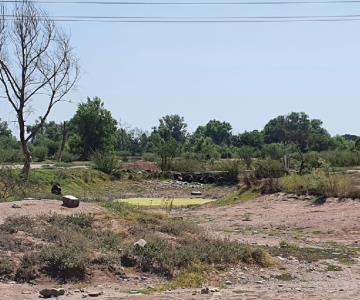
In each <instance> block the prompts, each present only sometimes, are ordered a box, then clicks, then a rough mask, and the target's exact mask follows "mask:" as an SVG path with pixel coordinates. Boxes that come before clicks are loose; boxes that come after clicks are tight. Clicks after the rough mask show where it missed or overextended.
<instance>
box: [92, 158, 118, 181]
mask: <svg viewBox="0 0 360 300" xmlns="http://www.w3.org/2000/svg"><path fill="white" fill-rule="evenodd" d="M91 160H92V161H93V163H94V164H95V168H96V169H97V170H99V171H101V172H104V173H106V174H109V175H114V174H115V173H116V174H118V173H117V172H116V171H117V170H119V168H120V162H119V160H118V158H117V157H116V156H115V155H114V154H113V153H101V152H94V154H93V155H92V157H91Z"/></svg>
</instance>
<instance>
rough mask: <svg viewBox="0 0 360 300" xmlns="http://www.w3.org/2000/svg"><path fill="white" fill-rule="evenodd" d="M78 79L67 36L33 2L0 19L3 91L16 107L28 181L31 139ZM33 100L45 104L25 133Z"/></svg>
mask: <svg viewBox="0 0 360 300" xmlns="http://www.w3.org/2000/svg"><path fill="white" fill-rule="evenodd" d="M78 76H79V64H78V60H77V59H76V58H75V57H74V56H73V50H72V48H71V46H70V40H69V37H68V36H67V35H66V34H64V33H63V32H62V31H60V30H59V29H58V28H56V26H55V24H54V22H53V21H52V20H51V18H50V17H48V15H47V14H46V13H45V12H44V11H43V10H41V9H40V8H39V7H37V6H36V5H35V4H34V2H33V1H28V0H24V1H19V2H17V3H16V4H15V6H14V11H13V14H12V15H6V14H5V12H4V9H3V10H2V14H1V18H0V93H3V95H0V96H3V97H2V98H5V99H6V100H7V101H8V102H9V103H10V105H11V107H12V108H13V109H14V111H15V113H16V116H17V122H18V126H19V139H20V142H21V149H22V152H23V154H24V167H23V170H22V174H23V177H24V179H27V178H28V174H29V170H30V165H31V160H32V158H31V153H30V150H29V141H30V140H31V139H33V138H34V136H35V135H36V134H37V133H38V132H39V130H40V129H41V128H42V127H43V125H44V123H45V121H46V119H47V117H48V116H49V114H50V112H51V110H52V109H53V108H54V106H55V105H56V104H57V103H59V102H60V101H64V100H65V96H66V95H67V94H68V93H69V91H70V90H71V89H72V88H73V87H74V84H75V83H76V81H77V79H78ZM33 101H38V102H39V101H43V102H44V103H42V104H41V107H43V108H44V111H43V112H42V115H41V116H40V122H39V123H38V124H36V126H34V128H33V130H32V131H31V132H30V133H29V134H26V121H27V118H28V116H29V113H30V111H31V105H32V102H33Z"/></svg>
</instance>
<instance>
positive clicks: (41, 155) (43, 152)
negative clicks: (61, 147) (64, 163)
mask: <svg viewBox="0 0 360 300" xmlns="http://www.w3.org/2000/svg"><path fill="white" fill-rule="evenodd" d="M32 155H33V159H35V160H36V161H44V160H45V159H46V158H47V156H48V149H47V148H46V147H45V146H37V147H33V149H32Z"/></svg>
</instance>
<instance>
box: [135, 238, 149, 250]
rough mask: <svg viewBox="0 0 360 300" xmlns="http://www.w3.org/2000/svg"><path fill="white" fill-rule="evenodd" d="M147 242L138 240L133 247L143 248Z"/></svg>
mask: <svg viewBox="0 0 360 300" xmlns="http://www.w3.org/2000/svg"><path fill="white" fill-rule="evenodd" d="M146 244H147V242H146V241H145V240H143V239H140V240H138V241H137V242H136V243H134V246H135V247H140V248H144V247H145V246H146Z"/></svg>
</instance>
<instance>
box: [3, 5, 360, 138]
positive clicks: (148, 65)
mask: <svg viewBox="0 0 360 300" xmlns="http://www.w3.org/2000/svg"><path fill="white" fill-rule="evenodd" d="M44 7H46V9H47V10H48V11H49V13H50V14H51V15H108V16H263V15H267V16H271V15H339V14H360V4H351V5H350V4H347V5H345V4H342V5H302V6H296V5H292V6H268V7H263V6H226V7H219V6H210V7H207V6H198V7H196V6H190V7H189V6H184V7H180V6H151V7H149V6H130V7H127V6H85V5H47V6H44ZM59 25H60V26H62V27H63V28H64V29H65V30H66V31H67V32H71V36H72V44H73V46H74V48H75V51H76V53H77V55H78V56H79V58H80V61H81V66H82V75H81V80H80V81H79V84H78V88H77V91H75V92H74V93H72V94H71V96H70V98H71V100H72V101H73V104H61V105H59V106H58V107H57V108H56V109H55V110H54V111H53V112H52V114H51V116H50V119H53V120H56V121H62V120H66V119H68V118H70V117H71V116H72V115H73V113H74V111H75V109H76V105H77V103H79V102H80V101H84V100H85V99H86V97H87V96H90V97H93V96H99V97H101V98H102V99H103V101H104V102H105V105H106V107H107V108H108V109H110V110H111V111H112V113H113V116H114V117H115V118H116V119H117V120H120V119H121V120H122V121H123V122H125V123H127V124H130V125H132V126H136V127H140V128H143V129H147V130H149V129H150V128H151V127H152V126H154V125H156V124H157V123H158V119H159V118H160V117H161V116H163V115H165V114H174V113H177V114H180V115H182V116H184V117H185V120H186V122H187V123H188V125H189V129H190V130H194V129H195V128H196V127H197V126H198V125H201V124H205V123H206V122H207V121H208V120H209V119H214V118H215V119H219V120H226V121H229V122H231V124H232V125H233V127H234V131H235V132H242V131H244V130H252V129H261V128H262V127H263V126H264V124H265V123H266V122H267V121H268V120H269V119H270V118H273V117H275V116H277V115H280V114H286V113H288V112H291V111H305V112H307V113H308V114H309V115H310V116H311V117H313V118H320V119H322V120H323V121H324V125H325V127H326V128H327V129H328V130H329V131H330V133H331V134H343V133H354V134H359V135H360V124H359V113H360V21H358V22H344V23H342V22H334V23H279V24H268V23H265V24H147V23H145V24H114V23H110V24H109V23H107V24H105V23H59ZM1 106H2V107H4V106H3V104H1ZM38 108H39V107H38V105H36V104H35V102H34V110H35V111H36V109H38ZM10 111H11V110H10V107H9V106H6V108H5V110H4V109H3V108H2V109H1V112H0V117H2V118H3V119H5V120H13V119H14V117H9V116H7V113H9V112H10ZM37 115H38V114H37V113H34V115H33V116H34V117H36V116H37Z"/></svg>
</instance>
